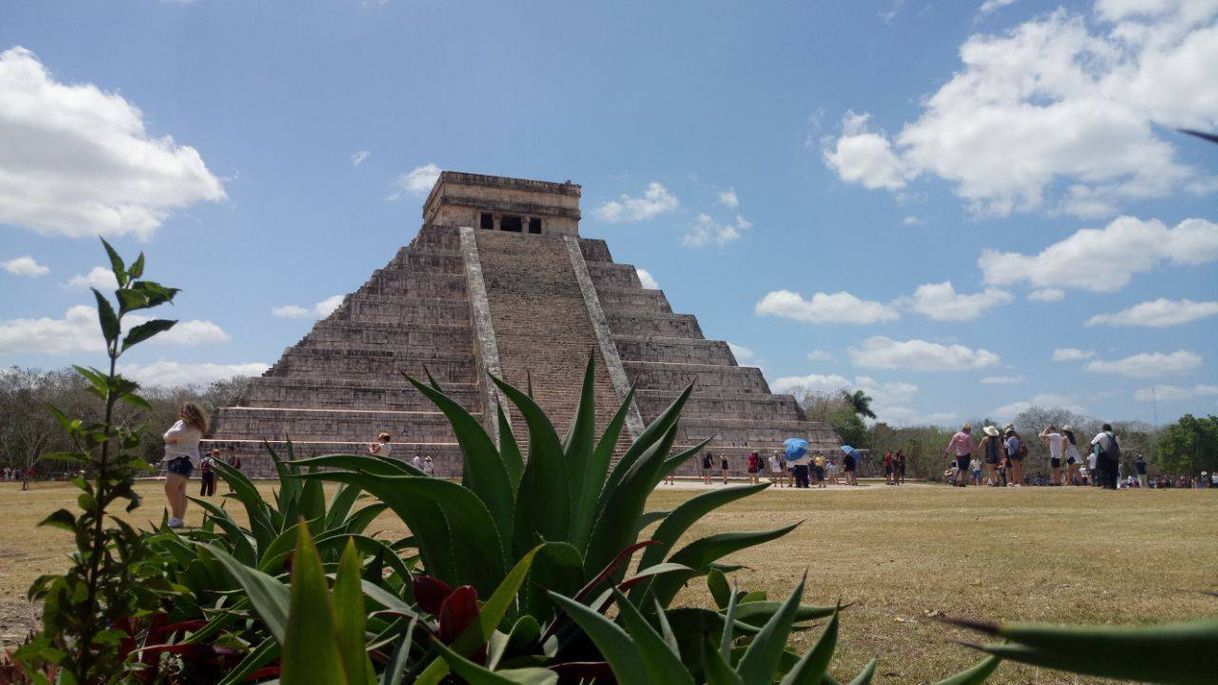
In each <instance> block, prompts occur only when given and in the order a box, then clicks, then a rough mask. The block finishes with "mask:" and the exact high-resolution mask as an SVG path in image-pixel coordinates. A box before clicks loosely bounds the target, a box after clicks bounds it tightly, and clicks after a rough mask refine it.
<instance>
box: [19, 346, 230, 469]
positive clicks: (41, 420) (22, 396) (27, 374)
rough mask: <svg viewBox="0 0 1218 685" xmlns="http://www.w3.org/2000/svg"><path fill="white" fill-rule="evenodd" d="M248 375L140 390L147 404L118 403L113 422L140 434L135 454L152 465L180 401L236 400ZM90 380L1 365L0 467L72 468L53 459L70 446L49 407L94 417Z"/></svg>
mask: <svg viewBox="0 0 1218 685" xmlns="http://www.w3.org/2000/svg"><path fill="white" fill-rule="evenodd" d="M248 381H249V379H248V378H233V379H230V380H223V381H217V382H214V383H209V384H207V385H186V386H180V387H172V388H165V387H151V388H146V389H143V392H142V395H143V397H144V399H146V400H147V401H148V404H149V405H150V406H149V407H147V408H145V407H136V406H132V405H128V404H120V405H118V406H116V407H115V413H116V416H117V420H116V425H121V426H125V427H129V428H133V429H136V430H138V431H139V432H140V434H141V438H142V439H141V441H140V444H141V449H142V450H143V453H142V454H141V455H140V456H141V457H142V458H143V459H144V461H146V462H148V463H150V464H156V463H157V462H159V461H160V460H161V456H162V452H163V449H164V447H163V444H162V441H161V434H162V433H164V432H165V430H166V429H167V428H169V426H171V425H172V424H173V422H174V421H175V420H177V415H178V410H179V409H180V408H181V406H182V404H183V403H184V402H194V403H195V404H198V405H199V407H200V408H201V409H203V410H204V411H205V412H207V413H209V414H210V413H212V412H214V411H215V410H216V409H218V408H219V407H224V406H229V405H233V404H236V402H237V399H238V398H239V397H240V396H241V392H242V390H244V388H245V385H246V383H248ZM91 387H92V386H90V384H89V382H88V381H86V380H85V379H84V378H82V377H81V376H80V374H78V373H76V372H75V371H74V370H72V369H70V368H64V369H56V370H51V371H46V370H43V369H38V368H19V367H16V366H13V367H9V368H6V369H0V417H3V419H2V420H0V466H4V467H12V468H19V469H21V470H22V472H25V471H26V470H27V469H33V471H34V474H35V477H36V478H40V479H43V478H62V477H63V475H64V473H66V472H69V471H72V470H74V469H75V468H79V467H75V466H74V465H73V464H72V463H70V462H67V461H61V460H57V459H55V458H53V455H54V454H55V453H57V452H67V451H71V450H72V449H73V446H72V444H71V443H70V441H69V437H68V436H67V434H66V433H65V432H64V430H63V427H62V426H60V425H59V422H58V421H57V420H56V419H55V416H54V415H53V414H52V413H51V410H50V408H51V407H55V408H57V409H59V410H60V411H62V412H63V413H64V414H66V415H68V416H76V417H82V418H84V419H85V420H99V419H100V418H101V416H100V413H99V412H100V409H99V408H98V403H97V397H96V396H94V395H93V394H92V393H91V392H90V389H91Z"/></svg>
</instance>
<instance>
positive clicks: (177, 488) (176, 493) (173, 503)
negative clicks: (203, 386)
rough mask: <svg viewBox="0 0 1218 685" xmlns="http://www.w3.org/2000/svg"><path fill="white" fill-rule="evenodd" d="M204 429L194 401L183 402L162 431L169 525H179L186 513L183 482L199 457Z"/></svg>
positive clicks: (204, 426)
mask: <svg viewBox="0 0 1218 685" xmlns="http://www.w3.org/2000/svg"><path fill="white" fill-rule="evenodd" d="M206 432H207V419H206V418H204V416H203V412H202V411H201V410H200V409H199V408H198V407H197V406H195V404H194V403H193V402H187V403H186V404H183V405H182V408H181V410H179V411H178V420H177V423H175V424H173V425H172V426H170V427H169V430H167V431H165V435H164V438H165V457H164V458H163V459H162V461H164V462H165V470H166V471H168V473H166V474H165V498H166V499H167V500H169V521H168V522H167V523H166V525H168V526H169V527H170V528H181V527H182V526H183V525H184V521H183V519H185V517H186V504H187V502H189V500H187V499H186V482H187V481H189V480H190V474H191V472H193V471H194V470H195V463H196V462H198V461H199V440H201V439H202V438H203V434H204V433H206Z"/></svg>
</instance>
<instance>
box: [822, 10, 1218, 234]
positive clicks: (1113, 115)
mask: <svg viewBox="0 0 1218 685" xmlns="http://www.w3.org/2000/svg"><path fill="white" fill-rule="evenodd" d="M1000 2H1001V0H997V1H993V2H987V3H986V4H985V7H987V8H989V9H991V10H992V9H996V8H997V7H998V6H999V4H1000ZM1150 7H1151V5H1146V4H1145V3H1142V2H1137V3H1129V2H1102V3H1100V4H1099V5H1098V6H1097V13H1096V15H1095V21H1093V22H1092V24H1093V25H1094V30H1093V29H1091V28H1089V26H1088V19H1087V18H1086V17H1085V16H1083V15H1080V14H1074V13H1071V12H1068V11H1066V10H1060V9H1059V10H1057V11H1054V12H1051V13H1049V14H1046V15H1040V16H1038V17H1037V18H1035V19H1033V20H1030V21H1027V22H1025V23H1022V24H1020V25H1018V26H1016V27H1014V28H1012V29H1010V30H1007V31H1005V32H1003V33H1002V34H1000V35H986V34H975V35H972V36H970V37H969V38H968V40H967V41H965V43H964V44H963V45H962V46H961V48H960V60H961V62H962V67H961V68H959V69H957V70H956V72H955V73H954V74H953V75H952V76H951V78H950V79H949V80H947V82H946V83H945V84H943V85H942V86H941V87H939V89H938V90H937V91H936V92H934V93H933V94H931V95H930V96H929V97H927V98H925V100H924V101H923V104H922V111H921V114H920V116H919V117H918V118H917V119H916V120H914V121H912V122H909V123H907V124H906V125H905V126H904V127H903V128H902V130H901V131H900V132H899V133H898V134H897V135H895V136H893V137H891V138H890V137H888V136H886V135H884V134H882V133H874V132H871V131H869V130H867V128H866V123H867V121H866V115H855V114H853V113H848V114H847V115H846V119H845V122H844V124H843V127H842V134H841V136H840V137H838V138H837V139H836V140H830V141H828V142H827V143H826V144H825V145H824V146H823V147H824V157H825V161H826V163H827V164H828V166H829V167H830V168H832V169H833V170H835V171H836V172H837V173H838V175H839V176H840V177H841V178H842V179H843V180H846V181H849V182H854V183H861V184H862V185H864V186H866V187H868V188H886V189H888V190H899V189H901V188H903V187H904V186H905V185H906V183H907V182H908V181H909V180H911V179H913V178H915V177H917V176H920V175H926V176H935V177H938V178H941V179H944V180H946V181H948V182H950V183H952V184H954V185H955V191H956V194H957V195H958V196H960V197H961V198H962V199H963V200H964V201H965V202H966V203H967V204H968V205H969V206H970V208H971V210H972V211H973V212H975V213H977V214H981V215H997V216H1003V215H1007V214H1010V213H1012V212H1016V211H1021V212H1027V211H1037V210H1048V211H1050V212H1067V213H1071V214H1075V215H1077V216H1085V217H1099V216H1109V215H1112V214H1114V213H1115V212H1116V210H1117V209H1118V208H1119V207H1120V206H1121V205H1122V204H1124V203H1126V202H1130V201H1134V200H1139V199H1143V198H1153V197H1166V196H1170V195H1173V194H1176V193H1178V192H1181V191H1189V192H1195V193H1203V192H1212V191H1213V189H1214V188H1215V181H1214V179H1213V178H1212V177H1209V176H1207V175H1206V174H1205V172H1203V171H1200V170H1198V169H1196V168H1192V167H1189V166H1187V165H1185V164H1183V163H1182V162H1180V161H1178V160H1177V158H1176V150H1175V147H1174V146H1173V141H1174V140H1175V136H1174V134H1173V133H1172V132H1171V131H1170V128H1172V127H1179V126H1186V127H1191V128H1205V129H1212V128H1214V127H1215V126H1216V125H1218V71H1216V70H1214V69H1213V68H1211V67H1212V65H1213V64H1216V63H1218V25H1215V24H1214V23H1213V22H1212V18H1213V16H1214V15H1215V14H1216V13H1218V5H1216V4H1215V3H1214V2H1212V1H1211V0H1205V1H1196V0H1194V1H1191V2H1185V1H1178V2H1173V3H1170V4H1156V5H1154V7H1155V8H1156V10H1155V11H1149V8H1150Z"/></svg>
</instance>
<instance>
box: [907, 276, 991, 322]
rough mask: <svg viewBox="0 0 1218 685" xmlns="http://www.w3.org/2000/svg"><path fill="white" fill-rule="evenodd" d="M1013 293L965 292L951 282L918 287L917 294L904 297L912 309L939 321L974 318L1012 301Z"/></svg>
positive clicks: (988, 289) (988, 290)
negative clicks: (963, 293) (958, 291)
mask: <svg viewBox="0 0 1218 685" xmlns="http://www.w3.org/2000/svg"><path fill="white" fill-rule="evenodd" d="M1011 299H1012V298H1011V294H1010V293H1008V292H1006V291H1005V290H999V289H998V288H986V289H985V291H984V292H980V293H976V294H974V295H961V294H959V293H957V292H956V289H955V288H954V287H952V282H951V281H944V282H942V283H927V284H925V285H920V286H918V288H917V290H915V291H914V294H913V297H911V298H908V299H906V300H903V301H902V302H903V304H905V305H906V306H908V307H909V308H910V309H912V310H914V311H915V312H918V313H919V314H922V315H923V316H926V317H928V318H931V319H934V320H935V321H972V320H973V319H976V318H977V317H979V316H981V315H982V314H984V313H985V311H986V310H988V309H993V308H994V307H997V306H999V305H1002V304H1006V303H1007V302H1010V301H1011Z"/></svg>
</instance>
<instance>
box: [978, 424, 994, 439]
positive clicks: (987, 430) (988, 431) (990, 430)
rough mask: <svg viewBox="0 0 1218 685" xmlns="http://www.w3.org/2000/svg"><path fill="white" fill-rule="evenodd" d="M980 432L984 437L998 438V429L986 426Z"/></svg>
mask: <svg viewBox="0 0 1218 685" xmlns="http://www.w3.org/2000/svg"><path fill="white" fill-rule="evenodd" d="M981 431H982V432H983V433H985V434H986V435H988V436H990V437H991V438H996V437H998V429H997V428H995V427H993V426H986V427H984V428H982V429H981Z"/></svg>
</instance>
